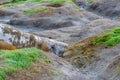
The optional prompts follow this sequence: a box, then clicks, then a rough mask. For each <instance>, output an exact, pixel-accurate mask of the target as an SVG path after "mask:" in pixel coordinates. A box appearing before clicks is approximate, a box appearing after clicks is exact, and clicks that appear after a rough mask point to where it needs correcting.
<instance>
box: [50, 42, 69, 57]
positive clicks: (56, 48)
mask: <svg viewBox="0 0 120 80" xmlns="http://www.w3.org/2000/svg"><path fill="white" fill-rule="evenodd" d="M48 44H49V49H50V50H51V51H52V52H53V53H54V54H56V55H58V56H60V57H62V56H63V54H64V52H65V50H66V48H67V47H68V44H66V43H63V42H57V41H54V40H50V41H49V43H48Z"/></svg>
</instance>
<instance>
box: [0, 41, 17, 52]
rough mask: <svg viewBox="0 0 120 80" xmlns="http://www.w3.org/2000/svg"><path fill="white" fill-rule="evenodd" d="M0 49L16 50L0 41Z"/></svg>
mask: <svg viewBox="0 0 120 80" xmlns="http://www.w3.org/2000/svg"><path fill="white" fill-rule="evenodd" d="M0 49H2V50H15V49H17V48H16V47H15V46H13V45H11V44H8V43H6V42H3V41H0Z"/></svg>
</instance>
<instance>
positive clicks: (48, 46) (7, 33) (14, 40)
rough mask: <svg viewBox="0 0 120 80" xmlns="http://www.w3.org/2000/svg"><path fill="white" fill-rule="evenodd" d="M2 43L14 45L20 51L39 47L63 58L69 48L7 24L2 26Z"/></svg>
mask: <svg viewBox="0 0 120 80" xmlns="http://www.w3.org/2000/svg"><path fill="white" fill-rule="evenodd" d="M0 41H3V42H5V43H8V44H10V45H13V46H15V47H16V48H18V49H19V48H28V47H37V48H39V49H42V50H44V51H52V52H53V53H55V54H57V55H58V56H62V55H63V53H64V51H65V49H66V48H67V46H68V45H67V44H66V43H63V42H58V41H55V40H52V39H47V38H42V37H38V36H35V35H33V34H29V33H25V32H23V31H21V30H19V29H16V28H14V27H12V26H10V25H6V24H0Z"/></svg>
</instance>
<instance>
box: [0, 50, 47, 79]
mask: <svg viewBox="0 0 120 80" xmlns="http://www.w3.org/2000/svg"><path fill="white" fill-rule="evenodd" d="M0 57H1V58H2V59H3V63H4V65H1V66H0V80H6V78H5V77H6V74H9V73H13V72H16V71H17V70H18V69H21V68H25V69H29V68H30V64H31V63H32V62H37V61H38V60H39V58H41V59H43V60H44V61H45V62H46V60H48V61H49V59H46V58H45V57H44V56H42V54H41V51H40V50H39V49H37V48H26V49H18V50H13V51H11V50H0Z"/></svg>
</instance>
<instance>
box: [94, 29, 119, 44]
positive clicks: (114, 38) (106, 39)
mask: <svg viewBox="0 0 120 80" xmlns="http://www.w3.org/2000/svg"><path fill="white" fill-rule="evenodd" d="M118 43H120V27H116V28H112V29H110V30H106V31H105V34H104V35H101V36H99V37H97V38H96V39H94V40H93V44H95V45H99V44H104V45H105V46H115V45H116V44H118Z"/></svg>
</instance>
